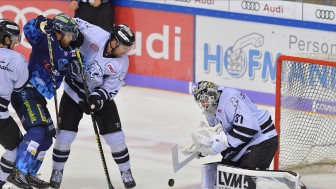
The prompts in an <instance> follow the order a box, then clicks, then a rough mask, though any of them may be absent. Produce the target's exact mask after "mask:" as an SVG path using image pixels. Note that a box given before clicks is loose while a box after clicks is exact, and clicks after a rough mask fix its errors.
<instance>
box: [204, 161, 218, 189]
mask: <svg viewBox="0 0 336 189" xmlns="http://www.w3.org/2000/svg"><path fill="white" fill-rule="evenodd" d="M217 165H218V163H209V164H205V165H204V166H203V169H202V188H203V189H216V183H217Z"/></svg>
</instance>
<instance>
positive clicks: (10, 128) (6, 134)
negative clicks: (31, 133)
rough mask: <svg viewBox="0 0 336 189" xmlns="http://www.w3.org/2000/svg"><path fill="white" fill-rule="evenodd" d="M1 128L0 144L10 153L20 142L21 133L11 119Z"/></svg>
mask: <svg viewBox="0 0 336 189" xmlns="http://www.w3.org/2000/svg"><path fill="white" fill-rule="evenodd" d="M3 127H4V128H3V129H2V130H1V131H0V144H1V145H2V146H3V147H4V148H5V149H7V150H10V151H12V150H14V149H15V148H16V147H17V145H18V144H19V143H20V142H21V140H22V133H21V131H20V129H19V126H18V125H17V124H16V122H15V121H14V119H13V118H12V117H9V118H8V121H7V123H6V125H5V126H3Z"/></svg>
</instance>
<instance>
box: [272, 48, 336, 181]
mask: <svg viewBox="0 0 336 189" xmlns="http://www.w3.org/2000/svg"><path fill="white" fill-rule="evenodd" d="M275 124H276V127H277V130H278V132H279V135H280V146H279V150H278V152H277V154H276V156H275V159H274V164H275V167H274V168H275V169H280V170H291V171H297V172H299V173H301V174H302V173H316V172H336V55H330V54H300V55H296V56H285V55H282V56H280V57H279V58H278V60H277V78H276V106H275Z"/></svg>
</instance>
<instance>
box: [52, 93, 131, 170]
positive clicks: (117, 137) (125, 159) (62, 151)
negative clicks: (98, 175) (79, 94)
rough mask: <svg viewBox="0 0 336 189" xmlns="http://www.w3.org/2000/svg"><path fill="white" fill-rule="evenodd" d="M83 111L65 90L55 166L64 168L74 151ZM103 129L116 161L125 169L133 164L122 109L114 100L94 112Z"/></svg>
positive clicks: (121, 168)
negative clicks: (120, 109)
mask: <svg viewBox="0 0 336 189" xmlns="http://www.w3.org/2000/svg"><path fill="white" fill-rule="evenodd" d="M82 117H83V111H82V109H81V108H80V107H79V105H78V104H77V103H76V102H75V101H74V100H72V99H71V98H70V96H69V95H68V94H66V93H63V96H62V99H61V102H60V118H61V122H60V125H59V128H60V132H59V134H57V136H56V142H55V146H54V149H53V169H56V170H62V169H64V166H65V163H66V161H67V160H68V158H69V155H70V148H71V143H72V142H73V141H74V140H75V138H76V134H77V132H78V126H79V122H80V120H81V119H82ZM94 119H95V120H96V123H97V126H98V128H99V133H100V135H102V136H103V137H104V139H105V141H106V143H107V144H108V145H109V146H110V149H111V152H112V156H113V158H114V161H115V162H116V163H117V164H118V166H119V169H120V170H121V171H124V170H127V169H129V168H130V162H129V159H130V158H129V153H128V148H127V146H126V142H125V136H124V133H123V131H122V127H121V123H120V118H119V113H118V109H117V106H116V104H115V102H114V101H108V102H105V103H104V106H103V107H102V109H101V110H99V111H98V112H96V113H95V114H94Z"/></svg>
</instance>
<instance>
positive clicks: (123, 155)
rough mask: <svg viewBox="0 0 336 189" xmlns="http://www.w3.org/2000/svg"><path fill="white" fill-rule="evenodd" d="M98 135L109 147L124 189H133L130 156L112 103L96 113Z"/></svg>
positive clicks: (108, 103) (116, 111)
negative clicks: (101, 136)
mask: <svg viewBox="0 0 336 189" xmlns="http://www.w3.org/2000/svg"><path fill="white" fill-rule="evenodd" d="M95 115H96V117H97V122H98V127H99V131H100V134H101V135H103V137H104V139H105V141H106V143H107V144H108V145H109V146H110V149H111V153H112V157H113V159H114V161H115V162H116V163H117V165H118V167H119V170H120V174H121V178H122V179H123V182H124V185H125V188H133V187H135V185H136V183H135V181H134V179H133V176H132V172H131V164H130V156H129V153H128V148H127V145H126V142H125V135H124V132H123V131H122V127H121V122H120V118H119V113H118V109H117V106H116V104H115V102H114V101H109V102H106V103H105V104H104V106H103V108H102V109H101V110H100V111H98V112H96V114H95Z"/></svg>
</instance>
